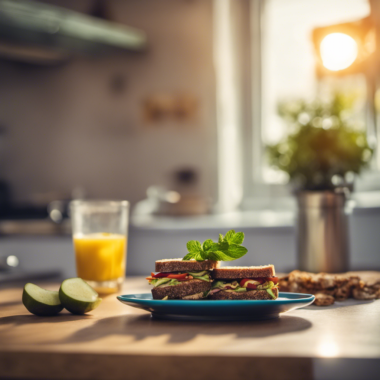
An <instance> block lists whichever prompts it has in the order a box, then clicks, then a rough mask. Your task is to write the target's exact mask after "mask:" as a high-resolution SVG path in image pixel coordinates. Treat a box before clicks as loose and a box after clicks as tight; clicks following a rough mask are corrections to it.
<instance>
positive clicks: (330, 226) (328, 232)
mask: <svg viewBox="0 0 380 380" xmlns="http://www.w3.org/2000/svg"><path fill="white" fill-rule="evenodd" d="M297 198H298V220H297V225H298V229H297V234H298V236H297V240H298V244H297V248H298V262H299V269H301V270H305V271H308V272H328V273H338V272H345V271H347V270H348V267H349V246H348V216H347V212H348V210H347V209H346V207H345V206H346V200H347V199H346V198H347V196H346V194H345V193H344V192H333V191H321V192H311V191H310V192H307V191H305V192H300V193H299V194H298V196H297Z"/></svg>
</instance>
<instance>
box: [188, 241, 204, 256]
mask: <svg viewBox="0 0 380 380" xmlns="http://www.w3.org/2000/svg"><path fill="white" fill-rule="evenodd" d="M186 246H187V250H188V251H189V253H191V252H194V253H195V252H199V251H201V250H202V246H201V243H200V242H199V241H197V240H190V241H189V242H187V245H186Z"/></svg>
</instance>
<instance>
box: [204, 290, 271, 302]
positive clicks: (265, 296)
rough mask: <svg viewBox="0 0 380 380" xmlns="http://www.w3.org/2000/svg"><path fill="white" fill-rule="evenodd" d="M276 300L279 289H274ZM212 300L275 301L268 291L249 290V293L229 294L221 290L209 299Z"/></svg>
mask: <svg viewBox="0 0 380 380" xmlns="http://www.w3.org/2000/svg"><path fill="white" fill-rule="evenodd" d="M272 292H273V294H274V295H275V297H276V299H277V298H278V289H277V288H273V289H272ZM209 298H210V299H211V300H273V298H272V297H271V296H270V295H269V293H268V292H267V291H266V290H249V291H248V292H242V293H239V292H228V291H226V290H221V291H220V292H217V293H215V294H212V295H211V296H210V297H209Z"/></svg>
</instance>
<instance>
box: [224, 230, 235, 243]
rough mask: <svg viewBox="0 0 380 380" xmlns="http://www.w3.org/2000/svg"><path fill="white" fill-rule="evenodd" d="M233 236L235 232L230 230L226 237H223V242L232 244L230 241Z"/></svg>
mask: <svg viewBox="0 0 380 380" xmlns="http://www.w3.org/2000/svg"><path fill="white" fill-rule="evenodd" d="M234 235H235V231H234V230H230V231H228V232H227V233H226V236H225V237H224V240H225V241H227V242H228V243H232V239H233V237H234Z"/></svg>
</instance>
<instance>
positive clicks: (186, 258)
mask: <svg viewBox="0 0 380 380" xmlns="http://www.w3.org/2000/svg"><path fill="white" fill-rule="evenodd" d="M197 254H198V252H195V253H194V252H191V253H188V254H187V255H186V256H185V257H184V258H183V259H182V260H191V259H194V258H195V256H196V255H197Z"/></svg>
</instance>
